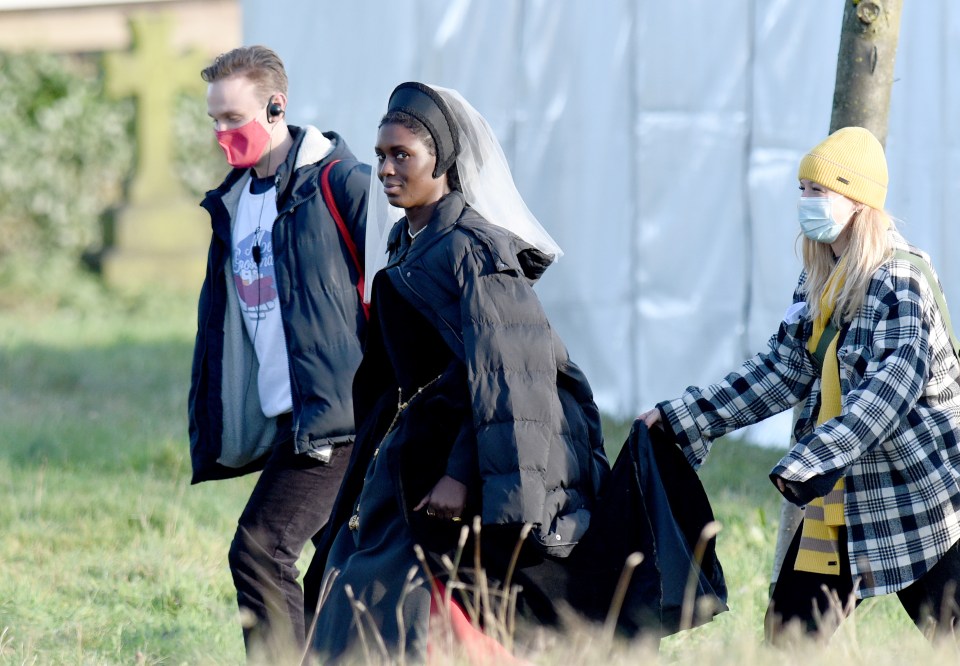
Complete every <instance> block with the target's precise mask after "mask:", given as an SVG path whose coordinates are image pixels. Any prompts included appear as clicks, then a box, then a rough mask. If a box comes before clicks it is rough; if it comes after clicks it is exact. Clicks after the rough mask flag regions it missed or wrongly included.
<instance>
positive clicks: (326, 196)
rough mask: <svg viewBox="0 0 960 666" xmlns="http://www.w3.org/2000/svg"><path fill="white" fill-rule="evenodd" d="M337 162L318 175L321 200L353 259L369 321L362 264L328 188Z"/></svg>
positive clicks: (364, 314) (358, 288)
mask: <svg viewBox="0 0 960 666" xmlns="http://www.w3.org/2000/svg"><path fill="white" fill-rule="evenodd" d="M339 161H340V160H334V161H333V162H330V164H328V165H327V166H325V167H323V172H322V173H321V174H320V189H321V191H322V192H323V200H324V201H325V202H326V203H327V208H328V209H329V210H330V214H331V215H332V216H333V221H334V222H336V223H337V229H338V230H339V231H340V238H342V239H343V243H344V245H346V246H347V251H348V252H349V253H350V257H351V258H353V265H354V266H355V267H356V269H357V275H358V276H359V277H358V279H357V292H358V293H359V294H360V305H362V306H363V316H364V317H366V318H367V319H370V304H369V303H364V302H363V291H364V288H363V286H364V283H363V263H362V262H361V261H360V255H359V253H358V252H357V244H356V243H354V242H353V237H352V236H351V235H350V232H349V231H348V230H347V225H346V224H345V223H344V221H343V217H341V215H340V211H339V209H337V202H336V201H335V200H334V198H333V190H332V189H331V188H330V169H332V168H333V165H334V164H336V163H337V162H339Z"/></svg>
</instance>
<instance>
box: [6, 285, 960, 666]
mask: <svg viewBox="0 0 960 666" xmlns="http://www.w3.org/2000/svg"><path fill="white" fill-rule="evenodd" d="M82 293H83V294H84V296H83V297H82V298H77V299H72V300H71V303H68V304H67V305H62V304H61V305H59V306H53V305H51V304H50V303H49V302H44V303H32V304H25V305H24V304H21V305H18V306H16V307H15V308H7V309H5V310H3V311H2V312H0V376H2V377H3V381H2V382H0V492H2V501H0V664H33V663H36V664H241V663H243V661H244V657H243V646H242V639H241V635H240V629H239V625H238V621H237V617H236V615H237V614H236V607H235V601H234V594H233V587H232V584H231V581H230V576H229V572H228V569H227V562H226V553H227V547H228V544H229V542H230V539H231V538H232V535H233V529H234V525H235V522H236V519H237V517H238V515H239V513H240V510H241V509H242V507H243V504H244V502H245V500H246V498H247V495H248V494H249V491H250V489H251V487H252V481H253V479H252V478H243V479H237V480H231V481H221V482H216V483H206V484H201V485H199V486H190V485H189V457H188V452H187V443H186V436H185V428H186V426H185V401H186V392H187V387H188V383H189V369H190V356H191V348H192V340H193V334H194V332H195V327H194V319H195V315H194V309H193V308H194V299H193V296H183V295H180V296H178V295H162V294H161V295H155V296H151V297H150V298H148V299H133V298H125V299H112V300H111V301H108V299H106V298H104V297H103V295H101V294H99V293H97V292H96V290H95V289H94V290H92V291H89V290H88V291H84V292H82ZM626 426H627V424H623V423H611V424H608V428H607V439H608V442H610V443H611V449H615V448H616V446H614V445H613V443H615V442H620V441H622V438H623V435H624V433H625V430H626ZM613 452H614V451H613V450H611V453H613ZM778 457H779V454H778V453H777V451H775V450H771V449H763V448H757V447H753V446H749V445H746V444H743V443H740V442H737V441H727V442H723V443H721V444H719V445H718V446H717V447H716V448H715V449H714V453H713V454H711V458H710V460H709V461H708V463H707V464H706V465H705V466H704V468H703V469H702V473H701V476H702V478H703V480H704V483H705V485H706V487H707V490H708V493H709V494H710V496H711V500H712V502H713V505H714V509H715V512H716V514H717V517H718V519H719V520H720V521H721V523H722V524H723V531H722V533H721V534H720V537H719V546H718V549H719V554H720V558H721V561H722V563H723V566H724V569H725V571H726V574H727V582H728V585H729V588H730V607H731V611H730V612H728V613H725V614H723V615H721V616H719V617H718V618H717V619H716V620H715V621H714V622H712V623H710V624H708V625H706V626H704V627H701V628H698V629H695V630H693V631H689V632H686V633H683V634H680V635H677V636H673V637H670V638H668V639H666V640H665V641H664V642H663V644H662V646H661V650H660V653H659V657H656V655H655V654H654V653H652V652H651V651H650V650H649V649H648V648H647V647H645V646H625V645H617V646H615V647H613V648H608V647H605V646H604V645H603V644H602V642H601V641H600V640H599V638H598V633H597V632H596V631H595V630H593V629H590V628H583V629H581V630H575V631H571V632H567V633H566V634H564V635H563V636H555V637H552V638H551V639H550V640H548V641H546V642H545V643H544V645H543V647H542V649H541V650H540V651H539V652H538V653H537V654H534V655H533V660H534V661H535V662H536V663H543V664H552V663H563V664H565V665H567V666H572V665H573V664H581V663H582V664H589V663H597V662H600V661H603V662H606V663H609V664H619V663H624V664H626V663H631V664H633V663H638V662H642V661H650V660H651V659H657V658H658V659H659V661H660V662H661V663H670V664H674V663H675V664H697V665H701V664H707V663H724V664H738V665H739V666H743V665H744V664H760V663H770V662H774V661H776V662H784V661H786V662H790V663H794V662H800V661H803V662H807V661H811V660H818V661H821V662H828V661H829V662H839V661H842V662H843V663H847V664H849V663H862V664H871V666H875V665H877V664H886V663H889V664H894V663H900V662H902V661H904V660H905V661H907V662H909V663H916V662H918V661H922V660H936V662H937V663H944V662H945V661H957V654H956V651H955V650H953V649H950V650H947V649H945V648H944V649H940V650H934V648H932V647H930V646H929V645H927V644H926V643H925V642H924V641H923V639H922V638H921V637H920V635H919V633H918V632H916V630H914V629H913V627H912V625H911V624H910V622H909V620H908V619H907V617H906V615H905V614H904V613H903V612H902V611H901V610H900V607H899V605H898V604H897V602H896V599H895V598H885V599H881V600H871V601H868V602H866V603H864V604H863V605H862V606H861V607H860V609H859V610H858V611H857V614H856V616H855V618H854V620H853V621H848V622H847V623H845V624H844V626H843V627H842V628H841V631H840V632H839V633H838V634H837V635H836V636H835V638H834V639H833V640H832V641H831V642H830V643H829V645H828V646H827V647H817V646H813V645H802V646H799V647H798V648H797V649H796V650H794V651H791V652H788V653H781V652H773V651H771V650H769V649H767V648H764V647H761V645H760V643H761V637H762V628H761V625H762V617H763V610H764V606H765V603H766V595H767V586H768V583H769V567H770V561H771V558H772V553H773V540H774V535H775V528H776V520H777V513H778V507H779V503H778V502H779V500H778V496H777V495H776V494H775V492H774V491H773V489H772V486H771V485H770V483H769V481H767V479H766V474H767V471H768V470H769V469H770V467H771V466H772V464H773V463H774V462H775V461H776V460H777V459H778ZM309 555H310V553H309V552H308V553H305V555H304V557H305V558H307V557H309Z"/></svg>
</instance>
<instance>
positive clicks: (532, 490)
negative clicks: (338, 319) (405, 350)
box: [333, 192, 609, 556]
mask: <svg viewBox="0 0 960 666" xmlns="http://www.w3.org/2000/svg"><path fill="white" fill-rule="evenodd" d="M405 230H406V222H405V221H401V223H400V224H398V225H397V226H396V227H395V228H394V230H393V236H392V237H391V241H390V253H391V261H390V263H389V264H388V265H387V267H386V268H385V269H384V270H386V272H387V275H388V276H389V278H390V281H391V282H392V283H393V285H394V286H395V287H396V289H397V290H398V291H399V292H400V294H401V295H402V296H403V297H404V299H406V300H407V301H408V302H409V303H411V304H412V305H413V306H414V307H415V308H417V309H418V310H419V311H420V312H421V313H422V314H423V315H424V316H425V317H426V318H427V319H428V321H430V322H431V323H432V324H433V326H434V327H435V328H436V329H437V330H438V331H439V332H440V334H441V336H442V337H443V339H444V340H445V341H446V343H447V345H448V346H449V347H450V349H451V350H452V351H453V353H454V355H455V356H456V357H457V358H458V359H459V360H460V361H462V363H463V364H464V365H465V367H466V377H467V383H468V388H469V392H470V396H471V403H472V423H468V424H466V425H465V426H464V427H465V428H472V430H473V432H472V433H468V434H467V435H466V436H461V437H458V438H457V444H455V445H454V449H455V450H454V451H453V452H451V463H450V465H451V466H452V465H460V464H461V461H462V458H463V457H464V456H466V457H468V458H469V457H471V456H472V457H473V458H474V460H475V465H476V468H477V469H478V471H479V477H480V480H481V486H482V487H481V493H480V495H481V506H482V519H483V522H484V524H488V525H511V524H522V523H532V524H534V525H535V529H534V532H533V536H534V538H535V540H536V541H537V542H538V543H539V544H540V545H541V547H542V548H543V549H544V550H545V551H546V552H548V553H550V554H551V555H555V556H564V555H566V554H568V553H569V552H570V551H571V550H572V548H573V546H574V545H575V544H576V543H577V541H578V540H579V538H580V537H581V536H582V535H583V533H584V532H585V531H586V529H587V526H588V525H589V521H590V509H591V506H592V505H593V502H594V500H595V498H596V495H597V492H598V490H599V488H600V485H601V483H602V481H603V479H604V478H605V477H606V476H607V474H608V473H609V463H608V461H607V458H606V455H605V454H604V451H603V437H602V434H601V430H600V416H599V411H598V409H597V406H596V404H595V403H594V401H593V394H592V392H591V389H590V386H589V384H588V383H587V381H586V378H585V377H584V376H583V373H582V372H581V371H580V369H579V368H578V367H577V366H576V365H575V364H574V363H573V362H572V361H571V360H570V358H569V356H568V354H567V350H566V348H565V347H564V345H563V343H562V342H561V341H560V339H559V337H558V336H557V335H556V333H555V332H554V330H553V328H552V327H551V326H550V323H549V322H548V321H547V317H546V315H545V313H544V311H543V308H542V306H541V304H540V301H539V299H538V298H537V296H536V294H534V292H533V288H532V287H533V283H534V282H535V281H536V280H537V279H538V278H539V277H540V276H541V275H542V274H543V271H544V270H545V269H546V268H547V266H548V265H549V263H550V259H549V258H548V257H546V256H545V255H543V254H542V253H541V252H539V251H538V250H536V249H535V248H533V247H531V246H529V245H527V244H526V243H524V242H523V241H522V240H520V239H519V238H517V237H516V236H514V235H512V234H509V233H507V232H505V231H504V230H502V229H500V228H499V227H495V226H493V225H490V224H488V223H487V222H486V221H485V220H484V219H483V218H482V217H480V215H479V214H477V213H476V212H475V211H474V210H473V209H471V208H469V207H468V206H466V205H465V202H464V199H463V197H462V195H461V194H460V193H458V192H453V193H451V194H449V195H447V196H446V197H445V198H444V199H442V200H441V201H440V203H439V204H438V205H437V209H436V211H435V213H434V216H433V218H432V219H431V221H430V223H429V224H428V225H427V227H426V228H425V229H424V231H423V232H422V233H421V234H420V235H418V236H417V240H416V243H413V244H411V243H410V241H409V237H408V235H407V234H406V231H405ZM381 358H383V356H382V355H381V354H372V353H370V350H369V349H368V350H366V352H365V355H364V361H363V363H361V366H360V369H359V370H358V373H357V377H356V379H355V381H354V405H355V410H356V416H357V423H358V431H359V430H361V423H363V421H364V420H365V419H367V418H369V417H370V416H371V414H372V413H373V412H374V411H375V410H374V406H375V403H376V402H377V401H378V400H380V398H381V397H382V396H383V395H384V394H386V393H387V392H390V395H392V396H395V395H396V387H392V386H388V385H385V382H384V378H389V377H390V376H391V375H392V373H391V372H390V371H389V370H388V369H384V368H379V367H374V366H375V365H376V360H375V359H381ZM464 443H467V445H468V446H471V447H475V448H474V450H473V451H472V452H466V453H465V452H463V451H458V450H456V449H457V447H458V446H461V445H462V444H464ZM364 448H365V447H358V449H356V450H355V451H354V461H353V462H354V466H356V467H358V468H359V469H356V470H352V472H350V471H348V477H350V476H351V475H353V477H354V478H357V476H359V478H360V479H362V476H363V473H364V470H365V469H366V462H367V461H366V460H365V459H364V456H365V452H364V450H363V449H364ZM368 453H369V452H367V454H368ZM454 458H457V459H458V460H454ZM451 471H452V470H450V466H448V473H451ZM452 475H453V476H455V477H456V475H455V474H452ZM352 492H357V493H358V492H359V487H351V483H350V481H349V480H348V481H347V482H346V483H345V486H344V489H343V491H342V494H346V495H348V496H349V495H350V494H351V493H352ZM340 500H346V501H345V502H344V501H340ZM340 500H338V504H340V505H344V506H347V507H349V506H350V502H349V499H348V498H347V497H341V498H340ZM344 517H346V514H344ZM333 522H336V519H334V521H333Z"/></svg>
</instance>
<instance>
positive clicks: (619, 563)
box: [564, 419, 727, 636]
mask: <svg viewBox="0 0 960 666" xmlns="http://www.w3.org/2000/svg"><path fill="white" fill-rule="evenodd" d="M713 520H714V518H713V510H712V509H711V507H710V502H709V500H708V499H707V494H706V492H704V489H703V486H702V485H701V483H700V479H699V478H698V477H697V474H696V472H694V471H693V468H692V467H690V465H689V464H688V463H687V461H686V459H685V458H684V456H683V453H682V452H681V450H680V447H679V446H677V443H676V441H675V440H674V439H673V437H672V434H671V433H668V432H665V431H664V430H663V429H662V428H654V429H653V430H652V431H648V430H647V427H646V425H644V423H643V421H641V420H640V419H637V421H635V422H634V424H633V428H632V429H631V430H630V434H629V436H628V437H627V440H626V441H625V442H624V444H623V448H622V449H621V450H620V455H619V456H617V461H616V462H615V463H614V465H613V471H612V474H611V475H610V480H609V482H608V483H606V484H605V485H604V488H603V492H602V496H601V499H600V501H599V503H598V504H597V507H596V508H595V510H594V515H593V520H591V523H590V529H589V530H587V533H586V534H585V535H584V538H583V539H582V540H581V542H580V544H579V545H578V546H577V548H576V550H574V552H573V555H572V556H571V557H570V558H568V561H567V563H566V569H565V571H564V574H565V576H566V579H565V581H564V582H565V583H566V585H567V586H568V590H567V592H566V594H564V596H565V597H566V598H567V600H568V601H569V602H570V604H571V605H572V606H573V607H574V608H576V609H577V610H579V611H581V612H582V613H583V614H584V615H586V616H587V617H588V618H590V619H592V620H596V621H598V622H603V621H605V620H606V619H607V614H608V613H609V612H610V609H611V606H612V604H613V601H614V598H615V596H616V588H617V585H618V583H619V581H620V578H621V575H622V574H623V568H624V567H623V565H624V562H625V561H626V560H627V557H628V556H629V555H630V554H631V553H641V554H642V555H643V559H642V560H641V562H640V563H639V565H638V566H637V568H636V569H635V570H634V571H633V572H632V574H631V575H630V578H629V581H630V583H629V585H628V586H627V588H626V590H625V595H624V598H623V603H622V605H621V606H620V612H619V615H618V617H617V628H618V629H619V631H620V632H622V633H623V634H625V635H627V636H634V635H636V634H638V633H640V632H653V633H655V634H660V635H667V634H672V633H675V632H677V631H679V630H681V629H688V628H690V627H692V626H696V625H699V624H703V623H704V622H707V621H709V620H710V619H711V618H712V617H713V616H714V615H716V614H717V613H720V612H723V611H725V610H727V605H726V602H727V586H726V581H725V578H724V575H723V569H722V567H721V566H720V561H719V559H718V558H717V554H716V548H715V546H716V540H715V538H710V539H708V540H705V541H704V542H703V543H700V540H701V536H702V535H703V530H704V528H705V527H707V526H708V525H709V524H710V523H712V522H713ZM694 571H696V572H697V577H696V580H697V583H696V585H695V586H693V587H692V588H691V589H690V590H687V587H688V585H689V584H690V582H691V573H692V572H694ZM688 593H689V594H691V595H692V597H691V598H690V599H685V597H686V595H687V594H688ZM685 611H686V612H687V613H689V616H686V617H685V616H684V612H685Z"/></svg>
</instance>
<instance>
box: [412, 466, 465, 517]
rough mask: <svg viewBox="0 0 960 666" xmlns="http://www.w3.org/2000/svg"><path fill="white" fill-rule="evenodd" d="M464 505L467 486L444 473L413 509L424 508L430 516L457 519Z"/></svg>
mask: <svg viewBox="0 0 960 666" xmlns="http://www.w3.org/2000/svg"><path fill="white" fill-rule="evenodd" d="M466 505H467V487H466V486H465V485H463V484H462V483H460V482H459V481H457V480H456V479H454V478H453V477H452V476H447V475H444V476H442V477H440V480H439V481H437V484H436V485H435V486H434V487H433V489H432V490H431V491H430V492H429V493H427V495H426V497H424V498H423V499H422V500H420V503H419V504H417V505H416V506H415V507H413V510H414V511H420V510H421V509H425V510H426V514H427V515H428V516H430V517H431V518H441V519H444V520H453V521H459V520H460V517H461V515H462V514H463V509H464V507H466Z"/></svg>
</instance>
